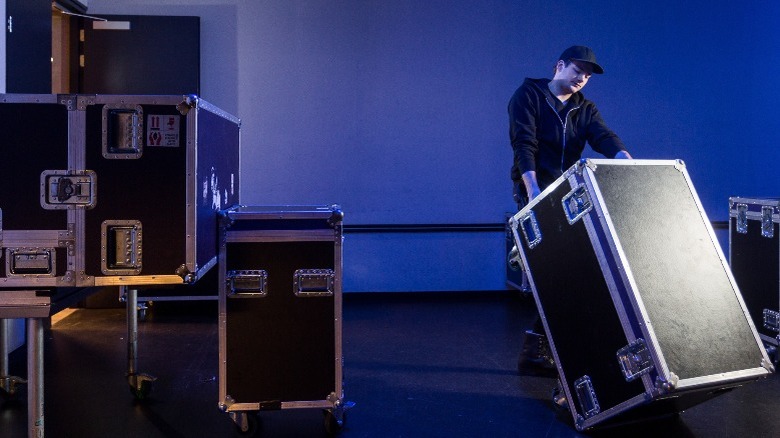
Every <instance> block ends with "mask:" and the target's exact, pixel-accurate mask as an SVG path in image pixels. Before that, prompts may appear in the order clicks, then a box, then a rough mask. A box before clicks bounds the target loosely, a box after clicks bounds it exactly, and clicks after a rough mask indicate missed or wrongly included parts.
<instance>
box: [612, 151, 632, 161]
mask: <svg viewBox="0 0 780 438" xmlns="http://www.w3.org/2000/svg"><path fill="white" fill-rule="evenodd" d="M613 158H616V159H623V160H630V159H631V154H629V153H628V151H620V152H618V153H616V154H615V156H614V157H613Z"/></svg>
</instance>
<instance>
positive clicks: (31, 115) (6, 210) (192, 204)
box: [0, 94, 240, 287]
mask: <svg viewBox="0 0 780 438" xmlns="http://www.w3.org/2000/svg"><path fill="white" fill-rule="evenodd" d="M239 125H240V122H239V120H238V119H237V118H236V117H234V116H232V115H230V114H227V113H225V112H224V111H222V110H220V109H219V108H216V107H215V106H213V105H211V104H209V103H208V102H206V101H204V100H202V99H199V98H198V97H196V96H182V95H171V96H143V95H125V96H121V95H21V94H20V95H15V94H5V95H0V129H2V132H3V136H2V138H0V147H1V148H2V150H3V159H2V160H0V163H2V164H0V183H2V184H3V186H4V187H6V189H5V190H2V191H1V192H0V209H1V210H2V223H1V224H2V227H1V228H0V244H1V245H2V255H1V256H2V257H3V260H2V263H0V265H2V266H0V287H48V286H54V287H59V286H108V285H144V284H181V283H191V282H194V281H195V280H197V279H198V277H200V276H202V275H203V274H204V273H205V272H206V271H208V270H209V269H210V268H211V267H212V266H213V265H214V264H215V263H216V258H217V236H216V234H217V229H218V227H217V216H218V212H219V211H220V210H222V209H224V208H227V207H229V206H231V205H236V204H237V203H238V187H239V181H238V166H239V150H238V148H239Z"/></svg>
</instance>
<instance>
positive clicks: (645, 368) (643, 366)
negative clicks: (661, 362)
mask: <svg viewBox="0 0 780 438" xmlns="http://www.w3.org/2000/svg"><path fill="white" fill-rule="evenodd" d="M617 360H618V364H620V369H621V370H622V371H623V377H625V378H626V382H630V381H632V380H634V379H636V378H637V377H639V376H641V375H643V374H647V373H649V372H650V370H652V369H653V359H652V357H650V350H648V349H647V344H645V340H644V339H642V338H638V339H637V340H635V341H634V342H631V343H629V344H628V345H626V346H625V347H623V348H621V349H620V350H618V351H617Z"/></svg>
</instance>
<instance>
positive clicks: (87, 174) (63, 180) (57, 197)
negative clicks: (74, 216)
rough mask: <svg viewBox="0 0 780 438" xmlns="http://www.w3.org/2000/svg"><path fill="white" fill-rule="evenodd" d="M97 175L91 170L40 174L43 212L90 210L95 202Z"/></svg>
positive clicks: (44, 172) (52, 171) (54, 171)
mask: <svg viewBox="0 0 780 438" xmlns="http://www.w3.org/2000/svg"><path fill="white" fill-rule="evenodd" d="M96 183H97V175H96V174H95V172H93V171H91V170H81V171H71V170H44V171H43V172H41V207H43V209H44V210H64V209H69V208H85V209H90V208H92V207H94V206H95V202H96V201H97V196H96V193H97V189H96Z"/></svg>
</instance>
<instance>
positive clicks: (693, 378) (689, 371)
mask: <svg viewBox="0 0 780 438" xmlns="http://www.w3.org/2000/svg"><path fill="white" fill-rule="evenodd" d="M510 221H511V226H512V229H513V230H514V238H515V242H516V245H517V247H518V250H519V251H518V257H517V258H518V260H517V261H516V262H517V263H522V265H523V266H524V267H525V268H526V272H528V274H529V281H530V284H531V289H532V293H533V295H534V298H535V301H536V304H537V308H538V310H539V313H540V315H541V317H542V322H543V323H544V327H545V331H546V334H547V336H548V339H549V341H550V347H551V352H552V355H553V358H554V360H555V363H556V365H557V368H558V372H559V378H560V384H561V389H562V391H563V395H564V396H565V397H566V400H567V402H568V408H569V410H570V411H571V414H572V417H573V420H574V425H575V427H576V428H577V429H578V430H585V429H589V428H591V427H593V426H596V425H606V424H609V423H620V422H624V421H632V420H638V419H643V418H645V417H650V416H659V415H665V414H672V413H677V412H680V411H682V410H684V409H686V408H688V407H690V406H693V405H695V404H698V403H701V402H704V401H706V400H708V399H710V398H712V397H715V396H716V395H718V394H721V393H724V392H727V391H729V390H731V389H733V388H735V387H738V386H740V385H742V384H744V383H746V382H750V381H754V380H757V379H759V378H762V377H766V376H767V375H768V374H769V373H771V372H772V371H773V370H774V368H773V366H772V363H771V362H770V360H769V358H768V356H767V353H766V351H765V349H764V346H763V344H762V342H761V341H760V339H759V336H758V333H757V332H756V329H755V327H754V325H753V322H752V321H751V319H750V317H749V315H748V313H747V310H746V307H745V303H744V302H743V300H742V296H741V294H740V292H739V289H738V288H737V285H736V283H735V281H734V279H733V277H732V274H731V271H730V269H729V267H728V264H727V262H726V260H725V257H724V255H723V253H722V250H721V249H720V246H719V244H718V243H717V240H716V238H715V234H714V232H713V230H712V226H711V224H710V222H709V220H708V219H707V216H706V214H705V213H704V211H703V208H702V206H701V203H700V201H699V199H698V195H697V194H696V191H695V190H694V188H693V185H692V183H691V180H690V177H689V175H688V172H687V169H686V166H685V164H684V163H683V162H682V161H679V160H606V159H602V160H596V159H587V160H582V161H581V162H579V163H578V164H576V165H574V166H573V167H572V168H570V169H569V170H568V171H567V172H565V174H564V175H563V176H562V177H561V178H559V179H558V180H557V181H556V182H555V183H553V184H552V185H551V186H550V187H548V188H547V189H546V190H544V191H543V192H542V194H541V195H540V196H539V197H537V198H536V199H534V200H532V201H531V202H530V203H529V205H528V206H526V207H525V208H523V209H522V210H521V211H520V212H518V213H517V214H516V215H515V216H513V217H512V218H511V219H510Z"/></svg>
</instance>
